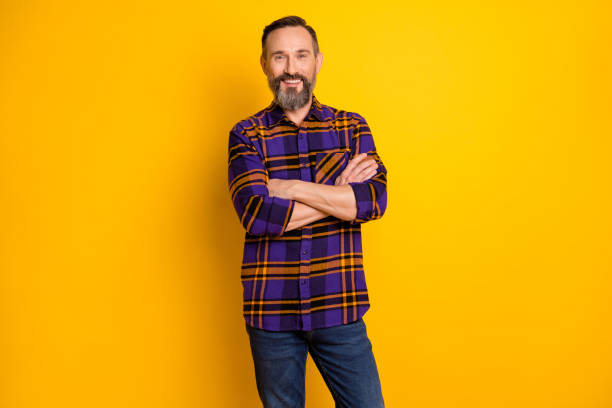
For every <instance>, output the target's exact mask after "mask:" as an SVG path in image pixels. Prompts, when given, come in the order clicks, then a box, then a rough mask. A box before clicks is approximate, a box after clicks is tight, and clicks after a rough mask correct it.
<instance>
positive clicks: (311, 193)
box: [228, 116, 387, 236]
mask: <svg viewBox="0 0 612 408" xmlns="http://www.w3.org/2000/svg"><path fill="white" fill-rule="evenodd" d="M354 119H356V120H357V123H356V125H355V129H354V136H353V139H352V143H351V149H352V151H356V152H361V154H359V155H357V156H355V157H353V159H351V160H349V163H348V164H347V166H346V167H345V168H344V170H343V171H342V173H341V174H340V175H339V176H338V177H336V179H335V181H334V183H335V185H333V186H332V185H327V184H322V183H312V182H306V181H302V180H287V179H275V178H269V173H268V170H267V168H266V167H265V163H264V161H263V158H262V155H261V153H260V151H259V150H258V148H257V146H256V144H257V143H258V142H257V140H256V139H255V138H253V140H252V139H251V138H250V137H249V135H248V133H247V131H246V130H245V129H244V127H243V126H241V125H236V126H235V127H234V128H233V129H232V130H231V131H230V137H229V143H228V187H229V191H230V195H231V199H232V202H233V204H234V208H235V209H236V213H237V214H238V217H239V219H240V222H241V223H242V225H243V226H244V228H245V229H246V231H247V233H249V234H252V235H269V236H278V235H282V234H283V232H284V231H287V230H294V229H296V228H299V227H301V226H304V225H306V224H309V223H312V222H313V221H316V220H319V219H322V218H325V217H328V216H334V217H336V218H338V219H342V220H349V222H350V224H351V225H354V224H357V223H363V222H367V221H370V220H375V219H378V218H380V217H382V215H383V214H384V212H385V209H386V207H387V192H386V191H387V190H386V185H387V170H386V168H385V166H384V165H383V163H382V161H381V159H380V157H379V156H378V154H377V153H376V147H375V146H374V140H373V139H372V134H371V132H370V130H369V127H368V126H367V123H366V122H365V119H363V118H362V117H360V116H358V117H356V118H354Z"/></svg>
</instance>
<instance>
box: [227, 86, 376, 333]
mask: <svg viewBox="0 0 612 408" xmlns="http://www.w3.org/2000/svg"><path fill="white" fill-rule="evenodd" d="M364 152H367V154H368V156H369V157H372V158H374V159H375V160H376V162H377V163H378V171H377V173H376V175H375V176H374V177H372V178H370V179H369V180H366V181H364V182H359V183H357V182H352V183H349V185H350V186H351V187H352V189H353V192H354V193H355V199H356V204H357V217H356V219H355V220H352V221H345V220H341V219H339V218H336V217H334V216H331V215H330V216H327V217H326V218H323V219H321V220H318V221H315V222H312V223H310V224H307V225H304V226H302V227H301V228H297V229H293V230H290V231H285V228H287V224H288V223H289V220H290V218H291V214H292V212H293V208H294V206H295V201H294V200H288V199H284V198H279V197H272V196H270V195H269V194H268V189H267V187H266V186H267V181H268V178H281V179H299V180H303V181H308V182H315V183H322V184H329V185H334V181H335V179H336V177H337V176H338V175H339V174H340V173H341V172H342V170H343V169H344V168H345V167H346V165H347V164H348V161H349V160H350V159H351V158H353V157H354V156H355V155H357V154H359V153H364ZM228 167H229V172H228V185H229V191H230V195H231V199H232V202H233V204H234V208H235V209H236V212H237V213H238V217H239V219H240V222H241V223H242V225H243V226H244V228H245V230H246V233H245V238H244V253H243V259H242V273H241V281H242V286H243V289H244V292H243V299H244V300H243V315H244V318H245V320H246V322H247V324H249V325H251V326H253V327H256V328H260V329H266V330H272V331H284V330H312V329H317V328H322V327H331V326H337V325H341V324H346V323H350V322H353V321H355V320H357V319H359V318H360V317H361V316H363V315H364V314H365V312H366V311H367V310H368V309H369V307H370V303H369V299H368V292H367V287H366V282H365V276H364V270H363V254H362V249H361V224H362V223H364V222H367V221H370V220H374V219H378V218H380V217H382V215H383V214H384V212H385V209H386V207H387V170H386V169H385V166H384V165H383V163H382V161H381V159H380V157H379V156H378V154H377V153H376V148H375V146H374V139H373V138H372V133H371V132H370V129H369V127H368V124H367V123H366V121H365V119H364V118H363V117H361V116H360V115H358V114H357V113H351V112H346V111H342V110H339V109H335V108H332V107H329V106H326V105H322V104H321V103H320V102H319V101H318V100H317V99H316V97H314V95H313V102H312V105H311V108H310V112H309V113H308V115H307V116H306V117H305V118H304V121H303V122H302V124H301V125H300V126H299V127H298V126H296V124H295V123H293V122H292V121H291V120H289V119H288V118H287V116H286V115H285V114H284V112H283V110H282V109H281V108H280V107H279V106H278V105H276V104H275V103H274V102H272V103H271V104H270V105H269V106H268V107H267V108H265V109H264V110H262V111H260V112H258V113H256V114H255V115H253V116H250V117H248V118H247V119H245V120H242V121H240V122H238V123H237V124H236V125H235V126H234V127H233V128H232V130H231V131H230V134H229V145H228Z"/></svg>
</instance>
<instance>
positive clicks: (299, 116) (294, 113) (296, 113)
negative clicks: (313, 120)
mask: <svg viewBox="0 0 612 408" xmlns="http://www.w3.org/2000/svg"><path fill="white" fill-rule="evenodd" d="M310 105H312V95H310V100H309V101H308V103H307V104H306V105H304V106H302V107H301V108H299V109H296V110H284V112H285V115H287V117H288V118H289V119H291V121H292V122H293V123H295V124H296V125H298V126H300V125H301V124H302V121H303V120H304V118H305V117H306V115H308V112H309V111H310Z"/></svg>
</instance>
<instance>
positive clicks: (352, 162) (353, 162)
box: [344, 153, 367, 174]
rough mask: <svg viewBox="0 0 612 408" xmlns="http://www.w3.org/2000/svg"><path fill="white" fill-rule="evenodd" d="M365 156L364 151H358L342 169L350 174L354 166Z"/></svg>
mask: <svg viewBox="0 0 612 408" xmlns="http://www.w3.org/2000/svg"><path fill="white" fill-rule="evenodd" d="M366 157H367V154H366V153H360V154H358V155H357V156H355V157H353V158H352V159H351V160H349V163H348V164H347V165H346V168H345V169H344V171H346V172H347V173H349V174H350V173H351V172H352V171H353V169H354V168H355V166H356V165H358V164H359V163H360V162H362V161H363V160H364V159H365V158H366Z"/></svg>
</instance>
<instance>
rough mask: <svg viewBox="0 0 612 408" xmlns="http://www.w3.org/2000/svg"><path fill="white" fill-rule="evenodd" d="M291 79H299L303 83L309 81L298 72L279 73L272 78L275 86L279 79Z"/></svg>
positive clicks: (279, 81)
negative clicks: (292, 73)
mask: <svg viewBox="0 0 612 408" xmlns="http://www.w3.org/2000/svg"><path fill="white" fill-rule="evenodd" d="M292 79H301V80H302V82H303V83H304V84H307V83H308V82H309V81H308V78H306V77H305V76H303V75H300V74H294V75H289V74H281V75H279V76H277V77H276V78H274V84H275V85H276V86H279V85H280V83H281V81H284V80H292Z"/></svg>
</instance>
